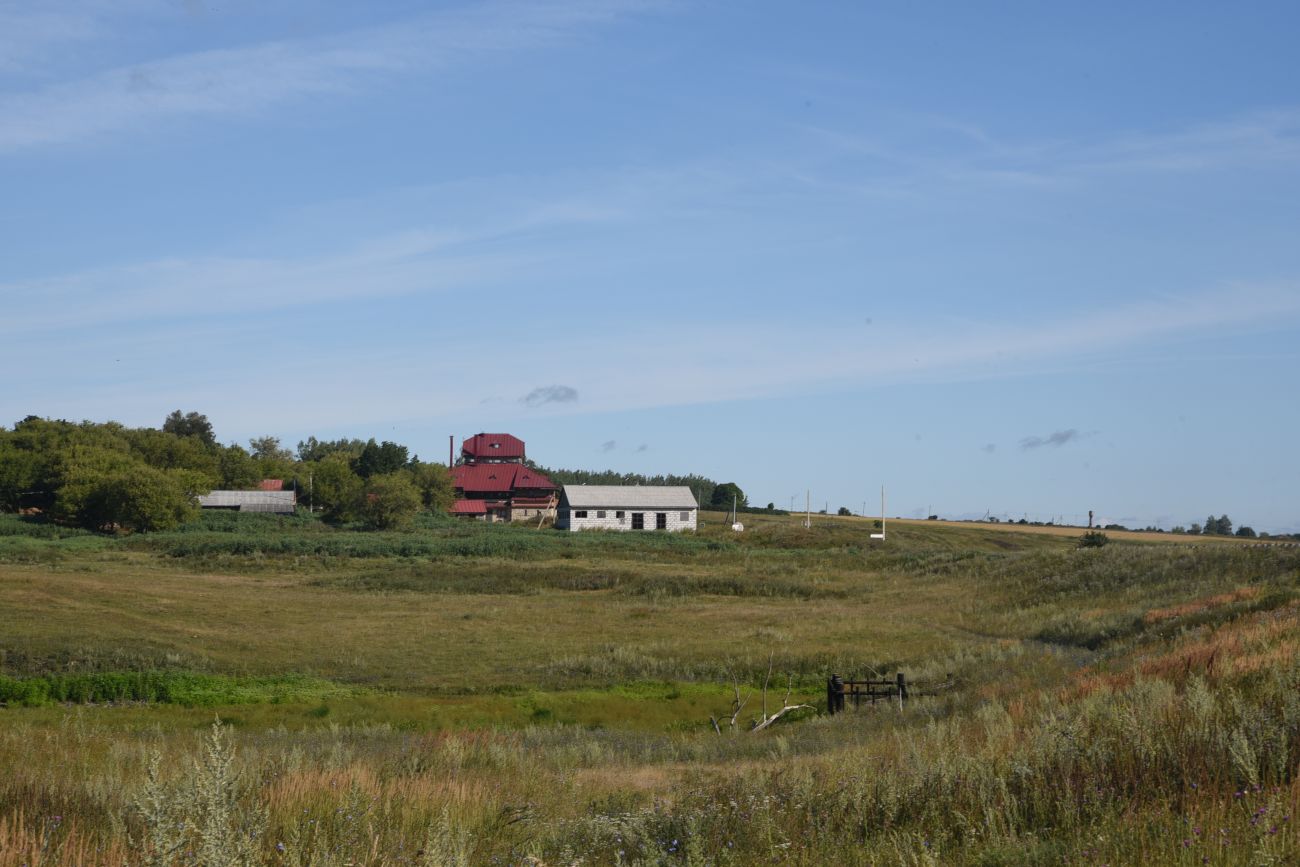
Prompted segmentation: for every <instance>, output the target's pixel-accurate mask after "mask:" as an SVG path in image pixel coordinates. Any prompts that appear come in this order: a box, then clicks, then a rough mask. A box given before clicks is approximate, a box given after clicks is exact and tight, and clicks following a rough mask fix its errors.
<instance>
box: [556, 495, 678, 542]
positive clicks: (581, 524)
mask: <svg viewBox="0 0 1300 867" xmlns="http://www.w3.org/2000/svg"><path fill="white" fill-rule="evenodd" d="M699 508H700V507H699V504H698V503H696V502H695V495H694V494H692V493H691V489H690V488H688V487H686V486H685V485H680V486H675V487H674V486H667V485H565V486H564V489H563V490H562V491H561V492H560V506H559V509H558V510H557V512H556V517H555V526H556V528H557V529H560V530H570V531H577V530H669V531H678V530H694V529H695V522H696V518H697V516H698V514H699Z"/></svg>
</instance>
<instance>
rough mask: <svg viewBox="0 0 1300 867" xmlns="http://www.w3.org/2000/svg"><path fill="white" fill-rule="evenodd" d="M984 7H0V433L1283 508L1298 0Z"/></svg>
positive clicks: (1296, 286)
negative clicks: (331, 440) (201, 441)
mask: <svg viewBox="0 0 1300 867" xmlns="http://www.w3.org/2000/svg"><path fill="white" fill-rule="evenodd" d="M272 6H273V8H268V7H272ZM979 6H982V7H983V8H979V7H977V4H965V3H951V4H897V3H856V2H854V3H849V2H844V3H816V4H794V5H792V4H787V3H775V2H773V3H760V2H743V3H742V2H730V3H687V2H653V0H646V2H599V0H590V2H566V0H560V2H553V3H552V2H532V3H486V4H478V5H467V4H428V3H415V2H392V3H370V4H338V5H328V4H305V3H295V2H287V3H279V4H261V3H251V2H243V0H230V2H220V3H209V2H206V0H189V2H181V0H165V2H150V0H117V2H106V0H105V2H98V0H88V2H84V3H62V2H58V0H53V2H44V3H40V4H31V3H11V2H8V0H0V191H3V195H0V300H3V310H4V314H3V316H2V317H0V345H2V346H3V347H4V353H3V355H4V357H5V362H4V363H5V367H6V370H7V374H8V375H7V376H5V377H4V380H3V382H4V386H3V388H2V389H0V423H5V424H8V423H12V422H13V421H15V420H17V419H20V418H22V417H23V416H25V415H27V414H29V413H34V414H37V415H43V416H51V417H62V418H72V419H81V418H89V419H96V420H103V419H108V418H112V419H116V420H119V421H122V422H124V423H127V424H151V425H157V424H160V423H161V421H162V419H163V417H164V416H165V415H166V414H167V413H168V412H169V411H171V410H173V409H176V408H182V409H185V410H187V411H188V410H197V411H200V412H203V413H206V414H207V415H208V416H209V418H210V419H211V420H212V421H213V422H214V424H215V425H216V427H217V432H218V435H219V436H220V437H221V438H222V439H223V440H226V441H246V440H247V439H248V438H249V437H251V436H256V435H261V434H265V433H271V434H275V435H278V436H280V437H281V439H282V440H283V441H284V442H286V443H288V444H293V443H295V442H297V441H298V440H299V439H301V438H304V437H306V436H307V435H309V434H314V435H316V436H318V437H335V436H363V437H366V436H376V437H378V438H381V439H384V438H389V439H395V440H397V441H399V442H403V443H406V444H408V445H410V446H411V447H412V448H413V449H415V450H416V451H417V452H419V453H420V454H421V456H423V457H425V458H426V459H429V458H439V457H441V456H442V455H443V454H445V452H444V449H445V448H446V441H447V435H448V434H455V435H457V437H458V438H459V437H461V436H464V435H468V434H472V433H474V432H476V431H479V430H504V431H510V432H512V433H515V434H517V435H519V436H521V437H523V438H524V439H526V440H527V442H528V445H529V454H530V456H532V457H534V458H535V459H537V460H539V461H540V462H542V463H543V464H548V465H552V466H567V467H586V468H593V469H596V468H606V467H612V468H616V469H621V470H636V471H644V472H651V473H653V472H662V471H668V472H682V473H685V472H699V473H704V474H707V475H710V476H713V477H715V478H720V479H726V480H735V481H737V482H738V483H740V484H741V485H742V486H743V487H744V488H745V489H746V490H747V491H748V492H749V493H750V496H751V499H752V500H753V501H755V502H757V503H760V504H763V503H766V502H769V501H773V502H776V503H777V504H778V505H786V506H788V505H789V503H790V500H791V498H792V497H796V498H798V499H802V497H803V493H804V491H805V490H807V489H811V490H812V497H813V500H814V503H815V504H816V506H817V507H818V508H820V507H821V506H822V505H824V504H827V503H829V505H830V508H831V509H835V508H837V507H838V506H840V505H848V506H850V507H851V508H853V509H855V510H857V509H859V508H861V506H862V503H863V502H864V501H868V502H869V503H870V502H871V501H873V500H874V499H875V498H876V496H877V493H876V492H877V491H878V490H879V486H880V485H881V484H885V485H887V486H888V488H889V491H890V512H891V513H892V514H903V515H913V514H925V513H927V512H928V511H929V510H931V509H932V510H933V511H935V512H938V513H940V514H942V515H945V516H967V515H969V516H978V515H983V514H984V513H985V512H986V510H987V511H991V512H992V513H993V514H995V515H1000V516H1007V517H1012V518H1019V517H1021V516H1024V515H1026V514H1027V515H1028V516H1029V517H1030V518H1038V519H1046V518H1049V517H1051V516H1064V517H1065V518H1066V519H1067V520H1069V519H1078V518H1079V517H1080V516H1083V515H1085V514H1086V512H1087V510H1088V509H1093V510H1095V511H1096V512H1097V514H1098V516H1100V517H1103V518H1105V519H1108V520H1120V521H1123V522H1124V523H1129V524H1143V525H1144V524H1147V523H1160V524H1162V525H1164V526H1172V525H1174V524H1178V523H1183V524H1187V523H1190V522H1192V521H1199V520H1202V519H1203V518H1204V517H1205V515H1206V514H1207V513H1209V512H1211V511H1213V512H1214V513H1216V514H1218V513H1222V512H1226V513H1228V514H1229V515H1230V516H1231V517H1232V518H1233V519H1235V520H1236V521H1237V522H1238V523H1242V522H1244V523H1249V524H1251V525H1253V526H1255V527H1256V528H1257V529H1271V530H1296V529H1300V497H1298V496H1297V491H1300V449H1297V446H1296V441H1297V431H1298V430H1300V400H1297V399H1296V393H1297V382H1298V378H1297V374H1298V373H1300V339H1298V338H1300V243H1297V238H1300V207H1297V201H1300V84H1298V82H1300V56H1298V55H1297V54H1296V52H1295V51H1294V47H1293V44H1292V41H1293V35H1294V33H1295V32H1297V29H1298V28H1300V7H1297V6H1296V5H1295V4H1293V3H1272V4H1270V3H1258V4H1251V5H1250V7H1249V10H1248V11H1244V10H1245V7H1238V8H1235V9H1233V8H1228V7H1225V6H1224V5H1223V4H1209V3H1206V4H1198V3H1150V4H1127V3H1095V4H1086V5H1081V6H1077V8H1066V7H1065V6H1063V5H1062V4H1041V3H1023V4H1014V3H1006V4H987V5H984V4H980V5H979ZM872 508H874V506H871V505H869V506H868V509H869V510H870V509H872Z"/></svg>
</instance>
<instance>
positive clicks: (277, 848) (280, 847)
mask: <svg viewBox="0 0 1300 867" xmlns="http://www.w3.org/2000/svg"><path fill="white" fill-rule="evenodd" d="M275 851H277V852H283V851H284V844H283V843H276V844H275Z"/></svg>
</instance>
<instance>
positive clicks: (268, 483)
mask: <svg viewBox="0 0 1300 867" xmlns="http://www.w3.org/2000/svg"><path fill="white" fill-rule="evenodd" d="M257 489H258V490H259V491H283V490H284V479H262V481H260V482H258V483H257Z"/></svg>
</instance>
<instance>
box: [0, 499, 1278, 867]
mask: <svg viewBox="0 0 1300 867" xmlns="http://www.w3.org/2000/svg"><path fill="white" fill-rule="evenodd" d="M743 520H744V522H745V524H746V531H745V532H744V533H740V534H736V533H733V532H731V530H730V529H729V527H728V526H727V523H728V521H727V519H726V518H725V517H724V516H723V515H721V514H720V513H719V514H713V513H709V514H706V515H705V516H704V525H703V527H702V530H701V532H700V533H698V534H696V535H690V536H665V535H661V534H644V535H631V534H614V533H595V534H579V535H572V534H566V533H560V532H555V531H548V530H540V531H539V530H534V529H531V528H525V527H495V526H485V525H479V524H461V523H453V522H449V521H445V520H439V519H432V518H430V519H425V520H423V521H422V523H421V525H420V526H419V527H417V528H414V529H412V530H409V531H404V532H393V533H365V532H359V531H353V530H347V529H335V528H330V527H327V526H324V525H321V524H319V523H317V522H315V521H312V520H307V519H301V518H293V519H281V518H276V517H273V516H205V518H204V519H202V520H201V521H200V522H198V523H196V524H194V525H191V526H188V527H185V528H183V529H182V530H181V531H176V532H171V533H164V534H157V535H153V536H137V537H128V538H124V539H112V538H104V537H99V536H93V535H90V534H86V533H82V532H78V531H71V532H69V531H63V530H60V529H59V528H52V527H49V526H46V525H36V524H30V523H27V522H23V521H19V520H18V519H16V518H14V517H13V516H3V515H0V702H6V703H7V705H8V706H7V707H0V767H3V768H5V769H6V771H7V772H6V774H4V775H3V776H0V867H8V865H11V864H12V865H18V864H100V863H102V864H108V863H113V864H120V863H123V862H124V861H130V862H131V863H138V862H140V861H142V860H143V857H144V855H143V853H147V851H150V850H152V851H155V854H156V852H157V851H158V850H159V848H160V847H161V848H163V849H165V848H166V847H167V846H169V845H171V844H172V843H175V844H176V845H177V846H178V847H180V848H178V849H177V850H176V855H175V857H173V858H172V859H171V861H167V860H166V859H162V860H158V859H157V858H156V859H155V860H154V861H153V862H151V863H177V864H179V863H207V862H202V861H199V860H195V858H197V857H198V856H194V858H191V859H189V860H186V858H185V856H184V854H183V853H184V852H186V851H197V850H196V849H195V848H194V847H198V846H200V844H202V843H203V840H204V839H216V840H220V841H223V842H222V845H223V846H227V847H231V848H232V850H233V849H239V848H246V849H248V850H249V851H250V852H252V853H254V854H252V855H250V856H249V857H250V858H252V859H254V861H253V863H273V864H340V865H341V864H375V865H379V864H440V865H441V864H493V863H496V864H515V863H530V862H528V861H527V859H528V858H534V859H535V860H534V861H532V862H531V863H534V864H540V863H545V864H566V865H567V864H570V863H585V864H614V863H623V864H634V863H640V864H679V863H681V864H749V863H773V862H780V863H793V864H808V865H813V864H823V863H828V862H830V861H835V862H837V863H849V864H859V863H861V864H867V863H880V864H930V863H933V864H972V865H974V864H1025V865H1028V864H1042V863H1094V862H1095V863H1112V864H1139V863H1175V864H1178V863H1188V864H1191V863H1202V861H1201V859H1202V858H1204V857H1208V858H1209V860H1208V861H1206V862H1204V863H1216V864H1259V863H1295V862H1296V861H1297V860H1300V836H1298V835H1297V833H1296V828H1295V826H1294V825H1293V824H1292V823H1291V820H1290V818H1289V816H1290V815H1300V814H1296V813H1294V811H1295V810H1296V809H1297V808H1300V788H1298V787H1297V782H1296V777H1295V768H1296V767H1297V764H1298V763H1300V697H1298V696H1297V693H1296V691H1295V689H1294V686H1293V685H1294V683H1295V682H1297V681H1300V656H1298V654H1300V637H1298V636H1300V552H1298V551H1296V550H1294V549H1289V548H1280V547H1269V546H1261V545H1249V544H1215V542H1219V541H1234V542H1235V541H1238V540H1217V539H1210V538H1198V537H1184V536H1174V537H1171V536H1168V535H1164V534H1143V533H1108V535H1110V536H1111V538H1112V540H1113V543H1112V544H1111V545H1109V546H1107V547H1106V548H1104V549H1100V550H1079V549H1077V548H1076V543H1075V538H1072V537H1076V538H1077V536H1079V535H1080V534H1081V531H1079V530H1077V529H1070V528H1062V527H1023V526H1019V525H1005V524H1003V525H980V524H971V523H964V522H940V521H906V520H897V521H896V520H894V519H890V522H889V538H888V539H887V540H886V541H885V542H884V543H881V542H879V541H873V540H870V539H869V538H868V536H869V534H870V532H871V531H872V529H873V527H872V524H871V519H860V518H858V519H851V518H843V519H842V518H837V517H833V516H815V517H814V521H813V527H812V528H811V529H804V528H803V527H802V518H801V516H795V515H792V516H767V515H745V516H744V517H743ZM1171 541H1173V542H1183V543H1193V544H1184V545H1174V546H1171V545H1167V544H1166V545H1160V544H1148V543H1149V542H1171ZM769 671H770V672H771V677H770V681H771V683H770V685H769V689H768V691H767V705H768V707H767V709H768V711H769V712H771V711H772V710H774V709H775V708H776V707H779V706H780V704H781V703H782V701H783V700H784V699H785V697H786V690H787V689H788V690H789V700H790V701H791V702H792V703H796V702H797V703H807V704H810V705H813V709H812V710H802V711H798V712H795V713H792V714H790V715H788V717H787V719H786V720H783V721H782V722H781V723H780V724H778V725H776V726H774V727H773V728H772V729H771V730H769V731H767V732H763V733H759V734H750V733H747V731H746V729H747V728H748V726H749V725H750V724H752V722H754V721H756V720H758V719H759V718H760V717H761V714H762V711H763V695H762V686H763V684H764V682H765V681H767V680H768V679H769V674H768V673H769ZM897 671H904V672H906V674H907V675H908V677H909V678H910V679H911V680H912V681H914V682H916V683H917V685H918V689H920V690H921V691H922V692H924V691H925V689H926V686H927V684H928V685H931V686H934V685H939V684H942V685H943V687H942V688H941V689H938V691H937V692H935V693H934V694H932V695H928V696H927V695H920V696H917V697H915V698H914V700H913V701H912V702H911V703H910V704H908V705H907V706H906V707H905V708H904V710H903V711H902V712H899V710H898V709H897V707H894V706H889V709H888V710H886V709H884V708H878V709H876V710H874V711H872V710H863V711H861V712H858V713H849V714H846V715H844V716H841V717H835V718H828V717H826V716H824V715H823V713H822V712H823V711H824V708H825V693H824V688H825V687H824V685H825V678H826V677H827V676H828V675H829V674H830V673H832V672H836V673H839V674H842V675H844V676H846V677H853V676H857V677H864V676H872V677H892V676H893V674H894V673H895V672H897ZM737 690H739V692H740V694H741V695H742V697H743V698H744V699H745V701H746V703H745V706H744V707H743V708H742V709H741V710H740V711H739V712H738V713H737V714H736V726H735V728H734V730H733V728H732V726H731V725H730V722H729V721H730V719H731V716H732V713H733V710H734V708H733V704H732V702H733V699H734V698H735V696H736V694H737ZM214 717H219V718H220V719H221V720H223V721H224V723H225V724H226V726H227V728H226V729H225V731H224V733H223V734H221V735H220V737H221V739H222V741H223V742H225V743H226V744H228V746H229V748H230V749H233V750H234V751H235V759H234V764H233V765H232V766H231V770H230V771H221V770H220V769H221V768H222V767H225V766H224V765H222V764H221V763H219V762H218V763H217V764H215V765H214V764H213V763H212V762H211V761H210V760H209V759H210V757H211V756H212V755H216V754H220V752H221V750H223V749H225V748H226V747H223V746H221V745H220V744H209V745H208V747H207V750H208V752H207V753H206V755H208V756H209V759H202V760H201V761H200V762H199V764H198V765H197V766H195V765H194V764H193V763H192V761H191V757H201V756H203V755H205V753H203V752H202V751H201V750H200V745H199V739H200V738H201V737H202V736H203V733H204V732H205V731H207V730H208V729H209V728H210V726H211V723H212V721H213V719H214ZM710 717H712V718H713V720H714V722H716V723H717V724H718V725H719V728H720V729H721V730H722V734H721V736H720V735H719V734H717V733H715V730H714V728H713V723H711V722H710ZM214 750H215V751H216V752H215V753H214V752H213V751H214ZM151 754H157V755H158V756H160V757H161V758H162V760H163V761H162V764H161V766H160V770H159V772H158V777H157V781H156V782H155V783H152V784H151V783H149V773H148V763H149V757H150V755H151ZM222 774H225V776H224V777H223V776H222ZM196 787H197V788H196ZM1256 787H1258V788H1256ZM200 791H208V792H211V791H224V792H226V795H225V796H223V797H227V796H228V799H227V801H225V802H224V803H226V806H225V807H223V808H222V810H221V811H218V812H219V815H218V813H214V812H213V808H212V807H211V805H210V804H209V805H208V806H204V804H205V803H208V802H204V801H202V799H201V798H198V796H197V795H196V793H197V792H200ZM1243 792H1244V793H1245V794H1244V795H1243V794H1239V793H1243ZM151 793H152V794H151ZM150 804H152V805H153V806H148V805H150ZM1247 804H1249V807H1250V809H1249V810H1246V809H1239V808H1244V807H1245V806H1246V805H1247ZM1261 807H1262V808H1263V809H1264V810H1265V812H1264V813H1258V812H1254V813H1252V811H1257V810H1258V809H1260V808H1261ZM1252 815H1253V817H1254V819H1253V821H1252ZM1284 815H1285V816H1287V817H1288V818H1286V819H1285V820H1284V819H1282V818H1281V817H1282V816H1284ZM1261 816H1267V817H1268V820H1267V822H1265V823H1263V824H1261V820H1260V817H1261ZM222 817H224V818H222ZM1193 825H1199V826H1203V827H1211V826H1212V827H1213V828H1214V829H1215V833H1216V834H1217V833H1218V830H1219V829H1220V828H1222V829H1224V834H1223V835H1219V838H1221V837H1224V836H1226V837H1228V838H1229V839H1230V843H1229V844H1223V843H1221V842H1220V839H1219V838H1216V839H1215V840H1214V841H1209V840H1201V839H1199V835H1196V834H1191V833H1190V832H1189V829H1190V828H1191V827H1193ZM1273 828H1276V830H1273V831H1270V829H1273ZM178 829H179V830H178ZM257 829H260V830H257ZM253 830H257V835H256V836H255V837H254V836H250V835H251V834H252V831H253ZM127 832H130V833H131V834H133V835H134V838H133V839H134V840H135V841H136V842H135V843H132V842H130V841H129V840H128V833H127ZM204 835H207V836H206V837H205V836H204ZM148 841H152V842H148ZM169 841H170V842H169ZM1184 841H1188V842H1187V843H1186V845H1184ZM186 847H190V848H188V849H187V848H186ZM1269 859H1272V860H1271V861H1270V860H1269ZM212 863H216V862H212Z"/></svg>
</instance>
